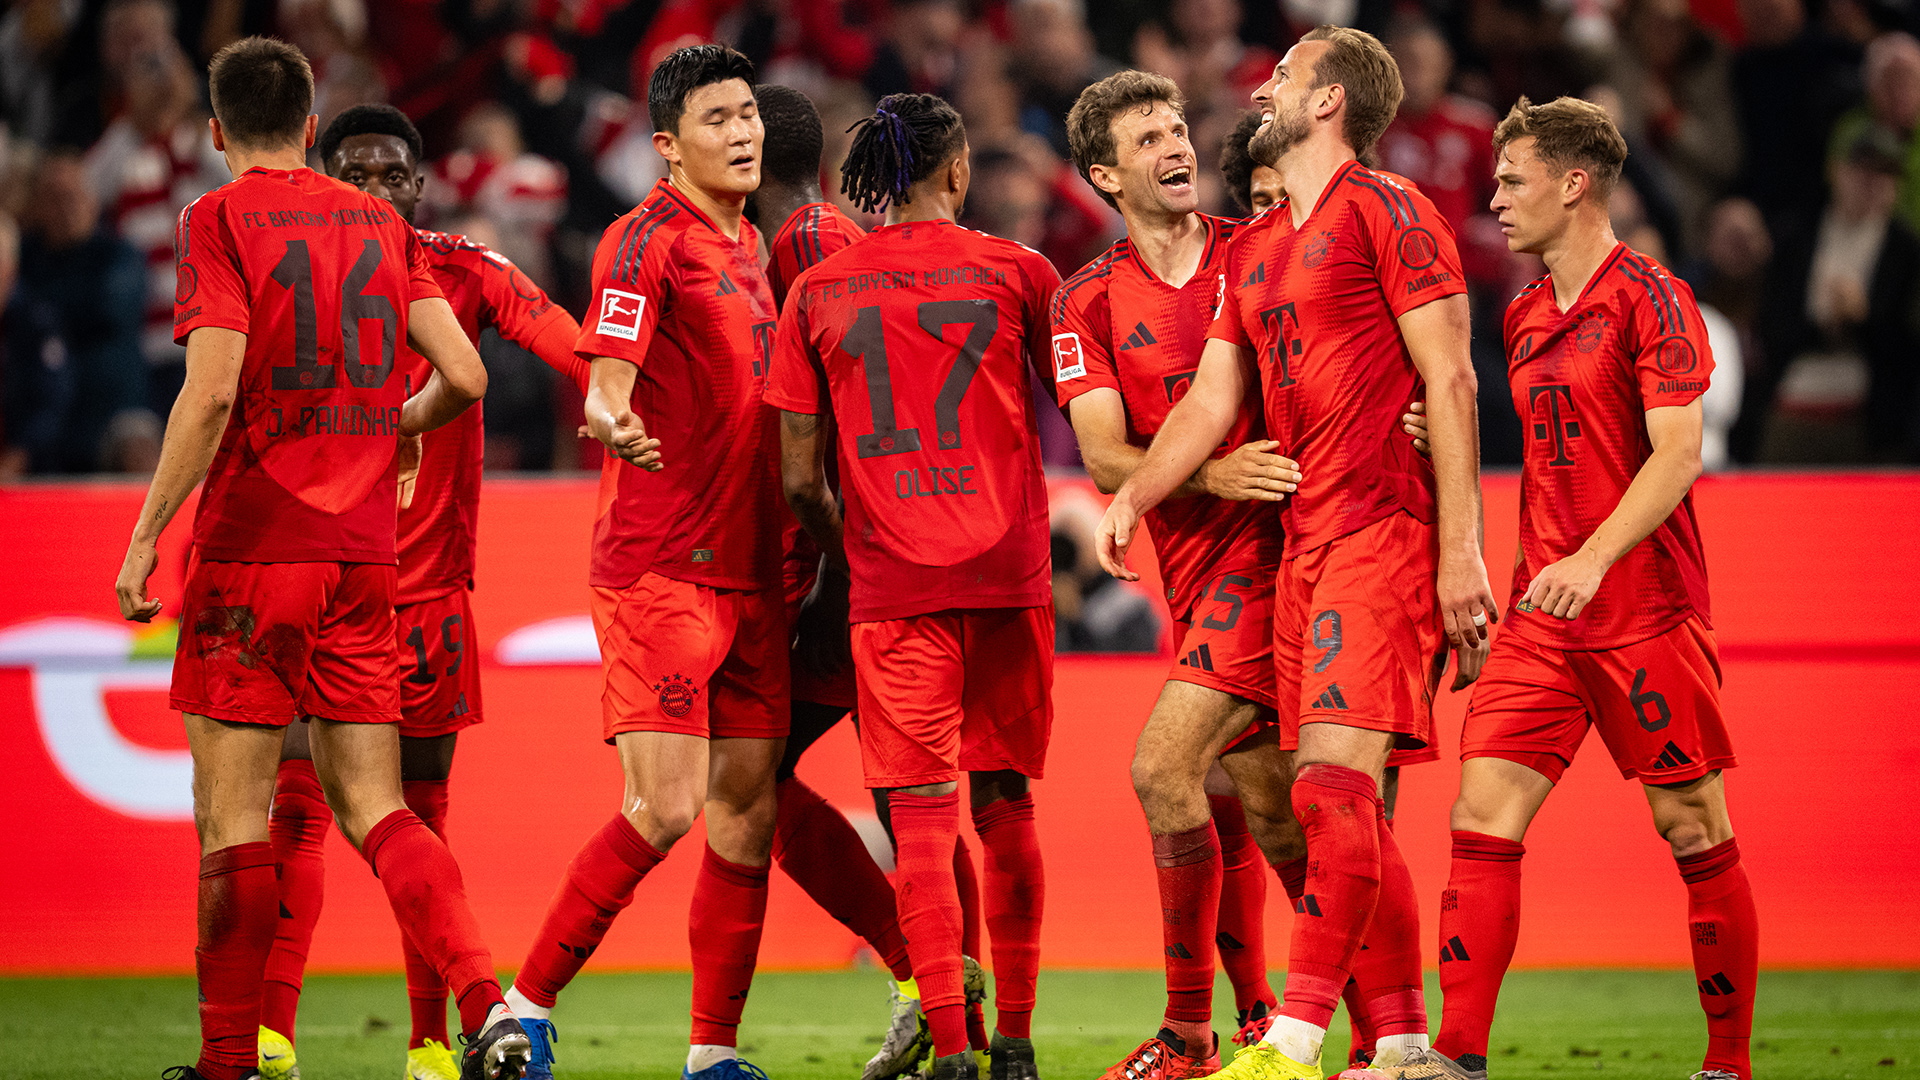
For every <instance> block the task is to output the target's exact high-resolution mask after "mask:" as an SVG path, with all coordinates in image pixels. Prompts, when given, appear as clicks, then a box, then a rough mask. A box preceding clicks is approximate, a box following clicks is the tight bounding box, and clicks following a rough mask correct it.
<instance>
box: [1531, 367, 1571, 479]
mask: <svg viewBox="0 0 1920 1080" xmlns="http://www.w3.org/2000/svg"><path fill="white" fill-rule="evenodd" d="M1527 404H1528V408H1529V411H1531V412H1532V413H1533V437H1534V438H1536V439H1540V440H1543V441H1548V442H1550V443H1551V444H1552V447H1553V458H1552V459H1551V460H1549V461H1548V462H1547V464H1549V465H1571V464H1573V458H1572V457H1571V456H1570V455H1569V454H1568V453H1567V450H1568V446H1567V441H1568V440H1569V439H1577V438H1579V437H1580V421H1579V420H1577V419H1575V418H1574V415H1573V387H1571V386H1567V385H1565V384H1562V383H1543V384H1542V385H1539V386H1532V387H1528V388H1527Z"/></svg>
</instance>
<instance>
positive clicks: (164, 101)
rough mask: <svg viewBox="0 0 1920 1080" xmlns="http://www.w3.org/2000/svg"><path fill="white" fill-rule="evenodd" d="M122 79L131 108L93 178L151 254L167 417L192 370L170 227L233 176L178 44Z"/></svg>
mask: <svg viewBox="0 0 1920 1080" xmlns="http://www.w3.org/2000/svg"><path fill="white" fill-rule="evenodd" d="M122 80H123V82H124V83H125V85H126V89H127V94H126V111H125V112H123V113H121V114H120V116H119V118H118V119H116V120H114V122H113V123H111V124H109V125H107V130H106V134H104V135H102V136H101V137H100V141H99V142H97V143H95V144H94V145H93V149H91V150H89V151H87V156H86V164H87V180H88V183H89V184H90V185H91V187H92V188H93V191H94V193H95V195H96V196H97V197H98V198H99V199H100V202H101V205H102V206H103V207H104V208H105V219H106V221H107V223H108V225H109V226H110V227H111V228H112V229H113V230H114V231H115V232H117V233H118V234H119V235H120V238H121V239H122V240H125V241H126V242H127V243H129V244H131V245H133V247H135V248H136V249H138V250H139V251H140V252H141V253H143V254H144V255H145V256H146V267H147V274H146V283H147V286H146V321H145V326H144V328H143V329H142V332H141V335H140V351H141V353H142V354H143V355H144V356H145V357H146V360H147V365H148V369H149V370H148V385H147V394H146V402H147V406H148V408H150V409H151V410H152V411H153V412H154V414H155V415H157V416H165V415H166V414H167V413H168V412H169V411H171V410H172V408H173V399H174V395H176V394H178V393H179V392H180V384H181V383H182V382H183V381H185V379H186V370H187V368H186V359H187V351H186V350H185V349H184V348H181V347H180V346H179V345H176V344H174V341H173V294H174V276H173V275H174V260H173V234H174V229H175V227H176V226H177V225H178V223H179V219H180V211H181V210H183V209H185V208H186V206H187V204H188V203H191V202H192V201H193V200H195V199H197V198H199V197H200V196H201V195H204V194H206V193H207V192H209V191H212V190H213V189H214V188H216V187H219V186H220V185H221V184H224V183H226V182H227V181H228V180H230V179H232V177H231V176H229V175H228V173H227V163H226V159H225V158H224V157H222V156H221V154H220V152H219V151H217V150H215V149H214V148H213V137H212V135H211V134H210V133H209V132H208V130H207V121H206V114H205V113H204V112H203V111H202V109H201V107H200V85H199V79H198V77H197V76H196V75H195V74H194V71H193V67H192V65H191V63H190V62H189V61H188V59H187V56H186V53H184V52H183V51H181V49H180V46H179V45H178V44H177V43H175V42H174V41H173V40H172V39H167V40H165V41H163V42H160V43H158V44H155V45H151V46H149V47H148V48H147V50H146V51H145V52H141V53H138V54H136V55H135V56H134V58H133V63H132V65H131V67H130V68H129V69H128V70H127V71H126V72H124V73H123V75H122Z"/></svg>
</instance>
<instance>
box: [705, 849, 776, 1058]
mask: <svg viewBox="0 0 1920 1080" xmlns="http://www.w3.org/2000/svg"><path fill="white" fill-rule="evenodd" d="M769 869H770V867H765V866H742V865H740V864H739V863H736V862H729V861H727V860H726V859H723V858H721V857H720V856H719V854H718V853H716V852H715V851H714V850H713V849H712V848H711V847H709V848H707V849H706V858H705V859H703V860H702V861H701V863H700V874H699V876H698V877H696V878H694V881H693V908H692V911H691V913H690V914H689V916H688V918H687V940H688V942H689V943H690V944H691V945H692V946H693V1037H692V1039H691V1040H690V1041H691V1042H692V1043H693V1045H695V1046H733V1045H734V1044H735V1043H736V1042H737V1040H738V1039H739V1030H740V1013H741V1012H742V1011H743V1010H744V1009H746V1007H747V991H749V990H751V989H752V988H753V968H754V964H755V963H756V962H758V960H759V958H760V930H761V928H762V927H763V926H764V925H765V924H766V921H767V872H768V870H769Z"/></svg>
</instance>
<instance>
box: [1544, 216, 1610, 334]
mask: <svg viewBox="0 0 1920 1080" xmlns="http://www.w3.org/2000/svg"><path fill="white" fill-rule="evenodd" d="M1618 244H1619V241H1618V240H1616V239H1615V238H1614V235H1613V225H1612V223H1610V222H1609V221H1608V220H1607V218H1606V216H1605V215H1604V214H1601V213H1593V214H1586V213H1581V214H1580V215H1579V216H1577V217H1575V219H1574V220H1573V221H1572V222H1570V223H1569V224H1568V225H1567V228H1566V231H1564V232H1562V233H1561V234H1560V237H1559V239H1558V240H1557V241H1555V242H1554V243H1553V244H1551V245H1549V246H1548V247H1547V249H1546V250H1545V251H1542V252H1541V253H1540V261H1541V262H1544V263H1546V264H1547V273H1548V274H1549V275H1550V276H1552V278H1553V302H1554V303H1555V304H1556V305H1558V306H1559V308H1560V310H1561V311H1565V310H1567V309H1568V308H1570V307H1572V306H1573V305H1574V303H1575V302H1577V301H1578V300H1579V299H1580V294H1581V293H1583V292H1585V291H1586V290H1587V282H1589V281H1592V280H1593V275H1594V274H1596V273H1598V272H1599V270H1600V266H1601V264H1602V263H1605V262H1606V261H1607V256H1609V255H1612V254H1613V249H1614V248H1615V247H1616V246H1618Z"/></svg>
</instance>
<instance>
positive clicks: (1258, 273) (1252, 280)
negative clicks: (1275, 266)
mask: <svg viewBox="0 0 1920 1080" xmlns="http://www.w3.org/2000/svg"><path fill="white" fill-rule="evenodd" d="M1265 280H1267V264H1266V263H1265V262H1260V263H1256V264H1255V265H1254V267H1253V273H1251V274H1248V275H1247V281H1246V283H1247V284H1248V285H1258V284H1260V283H1261V282H1263V281H1265Z"/></svg>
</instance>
